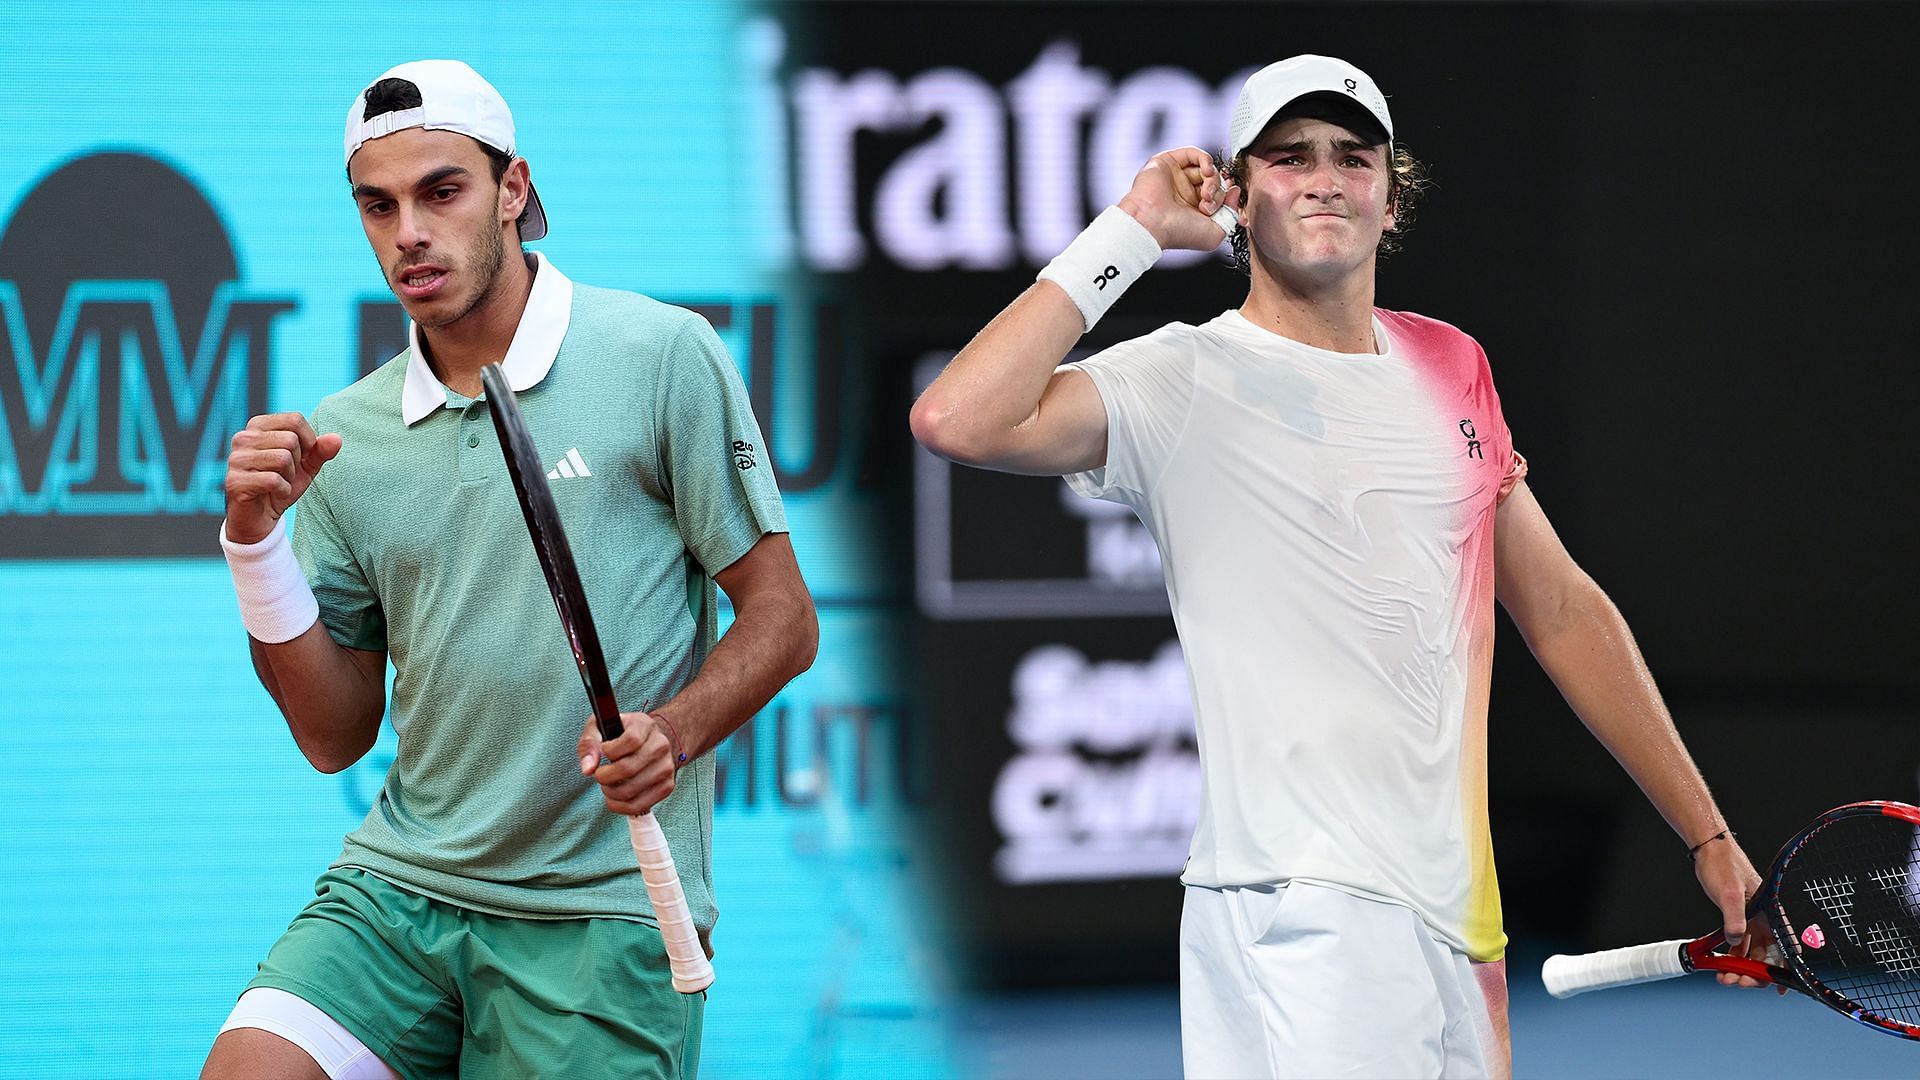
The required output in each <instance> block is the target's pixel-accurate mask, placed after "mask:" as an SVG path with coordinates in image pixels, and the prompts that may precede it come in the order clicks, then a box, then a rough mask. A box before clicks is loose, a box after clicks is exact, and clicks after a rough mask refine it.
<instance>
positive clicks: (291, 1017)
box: [220, 986, 400, 1080]
mask: <svg viewBox="0 0 1920 1080" xmlns="http://www.w3.org/2000/svg"><path fill="white" fill-rule="evenodd" d="M234 1028H259V1029H260V1030H262V1031H268V1032H272V1033H273V1034H275V1035H278V1036H280V1037H281V1038H283V1039H285V1040H287V1041H288V1042H290V1043H292V1044H293V1045H295V1046H297V1047H299V1048H300V1049H302V1050H305V1051H306V1052H307V1056H308V1057H311V1058H312V1059H313V1060H314V1062H315V1063H316V1064H318V1065H319V1066H320V1069H321V1071H322V1072H325V1073H326V1074H327V1076H328V1077H330V1078H331V1080H400V1074H399V1073H396V1072H394V1071H393V1070H392V1069H390V1068H388V1067H387V1063H386V1062H384V1061H381V1060H380V1059H379V1058H378V1057H375V1056H374V1053H373V1051H371V1050H369V1049H367V1047H366V1044H365V1043H362V1042H361V1041H360V1040H359V1039H356V1038H354V1037H353V1033H352V1032H350V1031H348V1030H347V1029H346V1028H343V1027H341V1026H340V1024H339V1022H338V1021H336V1020H335V1019H334V1018H333V1017H331V1016H328V1015H327V1014H326V1013H324V1012H321V1011H320V1009H319V1008H318V1007H317V1006H315V1005H313V1004H311V1003H309V1002H308V1001H307V999H305V998H303V997H300V996H298V995H296V994H289V993H287V992H286V991H285V990H277V989H274V988H273V987H271V986H256V987H253V988H252V989H250V990H248V991H246V992H245V993H243V994H241V995H240V1000H239V1002H238V1003H237V1004H235V1005H234V1007H233V1013H232V1014H231V1015H229V1016H228V1017H227V1022H226V1023H224V1024H221V1025H220V1030H221V1031H223V1032H225V1031H232V1030H233V1029H234Z"/></svg>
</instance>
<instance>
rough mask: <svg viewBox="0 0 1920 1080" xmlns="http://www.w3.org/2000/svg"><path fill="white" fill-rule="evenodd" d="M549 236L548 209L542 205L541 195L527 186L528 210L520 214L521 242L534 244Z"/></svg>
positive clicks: (530, 186)
mask: <svg viewBox="0 0 1920 1080" xmlns="http://www.w3.org/2000/svg"><path fill="white" fill-rule="evenodd" d="M545 235H547V208H546V207H545V206H542V205H541V204H540V193H539V192H538V191H536V190H534V188H533V185H531V184H529V185H527V208H526V209H525V210H523V211H521V213H520V242H521V243H523V244H528V243H532V242H533V241H535V240H538V239H540V238H541V237H543V236H545Z"/></svg>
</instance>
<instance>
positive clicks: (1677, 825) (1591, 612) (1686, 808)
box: [1527, 580, 1726, 845]
mask: <svg viewBox="0 0 1920 1080" xmlns="http://www.w3.org/2000/svg"><path fill="white" fill-rule="evenodd" d="M1527 644H1528V647H1529V648H1531V649H1532V650H1533V654H1534V656H1535V657H1536V658H1537V659H1538V660H1539V661H1540V666H1541V667H1542V668H1544V669H1545V670H1546V672H1547V674H1548V676H1550V677H1551V678H1552V679H1553V682H1554V685H1556V686H1558V687H1559V688H1560V693H1561V694H1562V695H1563V696H1564V697H1565V698H1566V700H1567V704H1568V705H1570V706H1571V707H1572V708H1573V711H1574V713H1575V714H1576V715H1578V716H1579V717H1580V720H1581V722H1582V723H1584V724H1586V726H1587V729H1588V730H1589V731H1591V732H1593V734H1594V737H1595V738H1597V739H1599V740H1600V743H1601V745H1603V746H1605V747H1606V748H1607V751H1608V752H1609V753H1611V754H1612V755H1613V756H1614V759H1615V760H1617V761H1619V762H1620V764H1621V766H1622V767H1623V768H1624V769H1625V770H1626V771H1627V774H1628V775H1629V776H1631V777H1632V778H1633V780H1634V782H1635V783H1636V784H1638V785H1639V786H1640V790H1641V791H1642V792H1644V793H1645V794H1646V796H1647V799H1648V801H1650V802H1651V803H1653V805H1654V808H1655V809H1657V810H1658V811H1659V812H1660V815H1661V816H1662V817H1664V818H1665V819H1666V821H1667V824H1668V825H1669V826H1671V827H1672V828H1673V831H1674V832H1675V833H1676V834H1677V835H1679V837H1680V838H1681V840H1682V842H1683V843H1686V844H1688V845H1693V844H1697V843H1699V842H1700V841H1702V840H1705V839H1706V838H1708V837H1710V836H1712V835H1713V834H1715V833H1717V832H1719V831H1720V830H1722V829H1724V828H1726V822H1725V820H1724V819H1723V818H1722V817H1721V815H1720V810H1719V808H1718V807H1717V806H1716V805H1715V804H1714V800H1713V796H1712V794H1711V793H1710V792H1709V791H1708V790H1707V784H1706V781H1705V779H1704V778H1702V776H1701V775H1700V770H1699V769H1698V768H1697V767H1696V766H1695V765H1694V763H1693V758H1692V757H1691V756H1690V755H1689V754H1688V753H1687V749H1686V746H1685V745H1684V744H1683V743H1682V742H1681V740H1680V733H1679V732H1678V731H1677V730H1675V728H1674V726H1673V719H1672V717H1671V716H1670V715H1669V714H1668V712H1667V707H1666V704H1665V702H1663V701H1662V700H1661V697H1660V691H1659V689H1658V687H1656V686H1655V685H1654V681H1653V674H1652V673H1651V672H1650V671H1648V670H1647V665H1646V661H1645V659H1643V658H1642V657H1641V655H1640V649H1639V647H1638V646H1637V645H1635V644H1634V640H1633V634H1632V632H1631V631H1630V630H1629V629H1628V628H1627V623H1626V620H1625V618H1623V617H1622V616H1621V614H1620V611H1619V609H1618V608H1616V607H1615V606H1614V604H1613V602H1612V601H1611V600H1609V599H1608V598H1607V596H1606V594H1605V593H1604V592H1602V591H1601V590H1600V588H1599V586H1597V585H1595V584H1593V583H1592V581H1591V580H1588V581H1586V582H1585V583H1584V585H1583V586H1582V587H1580V588H1579V589H1577V590H1575V591H1574V592H1573V593H1572V595H1570V596H1569V597H1568V598H1567V600H1566V602H1565V604H1564V605H1563V607H1562V608H1561V612H1560V614H1559V616H1558V617H1557V618H1555V619H1554V620H1553V622H1552V625H1550V626H1549V627H1547V628H1545V629H1542V630H1540V631H1537V632H1536V633H1534V634H1533V635H1531V636H1529V639H1528V641H1527Z"/></svg>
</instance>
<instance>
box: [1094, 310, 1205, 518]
mask: <svg viewBox="0 0 1920 1080" xmlns="http://www.w3.org/2000/svg"><path fill="white" fill-rule="evenodd" d="M1183 329H1188V328H1185V327H1181V326H1179V325H1178V324H1174V325H1172V326H1165V327H1162V328H1160V329H1159V330H1156V331H1154V332H1153V333H1151V334H1148V335H1146V336H1145V337H1139V338H1134V339H1133V340H1131V341H1123V342H1121V343H1120V344H1118V345H1115V346H1113V347H1112V348H1109V349H1105V350H1103V351H1101V352H1098V353H1095V354H1094V355H1092V356H1090V357H1088V358H1086V359H1085V360H1079V361H1075V362H1074V363H1071V364H1067V365H1064V366H1065V367H1066V368H1071V369H1074V370H1077V371H1083V372H1085V373H1086V374H1087V377H1088V378H1090V379H1092V380H1093V385H1094V388H1095V389H1097V390H1098V391H1099V392H1100V403H1101V405H1102V406H1103V407H1104V408H1105V409H1106V411H1107V461H1106V464H1105V465H1102V466H1101V467H1100V468H1098V469H1090V470H1088V471H1086V472H1082V473H1074V474H1072V475H1070V476H1068V477H1067V478H1066V479H1067V485H1068V486H1069V487H1071V488H1073V490H1074V492H1075V493H1077V494H1079V495H1083V496H1085V497H1087V498H1089V499H1106V500H1109V501H1112V502H1120V503H1126V504H1128V505H1135V504H1136V503H1137V502H1139V501H1140V500H1142V499H1145V498H1147V497H1148V496H1149V495H1150V494H1151V489H1152V487H1153V483H1154V481H1155V480H1157V479H1159V477H1160V474H1161V473H1162V472H1163V471H1164V470H1165V468H1166V464H1167V461H1168V460H1169V459H1170V458H1171V457H1172V456H1173V452H1174V450H1175V448H1176V447H1177V446H1178V445H1179V442H1180V436H1181V434H1182V433H1183V432H1184V431H1185V430H1186V424H1187V415H1188V413H1189V412H1191V410H1192V408H1193V384H1194V374H1193V350H1192V348H1191V347H1190V346H1188V345H1187V344H1186V343H1185V341H1184V340H1183V338H1182V336H1181V335H1180V334H1179V333H1178V331H1180V330H1183Z"/></svg>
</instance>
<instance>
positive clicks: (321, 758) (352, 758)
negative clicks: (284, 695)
mask: <svg viewBox="0 0 1920 1080" xmlns="http://www.w3.org/2000/svg"><path fill="white" fill-rule="evenodd" d="M384 711H385V710H384V708H383V709H382V711H381V712H380V713H375V714H374V715H373V717H372V720H371V722H369V721H367V720H366V719H364V718H363V719H362V720H361V721H360V722H359V723H357V724H354V725H352V726H351V727H349V728H347V729H339V728H332V729H329V730H320V731H316V730H314V728H313V727H311V726H309V725H307V724H303V723H302V722H301V721H300V720H299V719H297V718H296V717H295V716H294V715H293V714H292V713H290V712H289V713H287V714H286V717H287V727H288V728H289V729H290V730H291V731H292V732H293V741H294V745H296V746H298V747H299V748H300V754H301V756H302V757H304V758H306V759H307V764H309V765H311V766H313V767H314V770H315V771H317V772H322V773H325V774H327V775H329V776H331V775H333V774H334V773H338V772H344V771H346V770H347V769H350V768H352V767H353V766H354V765H355V764H356V763H357V762H359V760H360V759H361V758H363V757H366V756H367V751H369V750H372V749H373V744H374V741H375V740H377V739H378V738H379V736H380V721H381V719H382V717H383V714H384Z"/></svg>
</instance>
